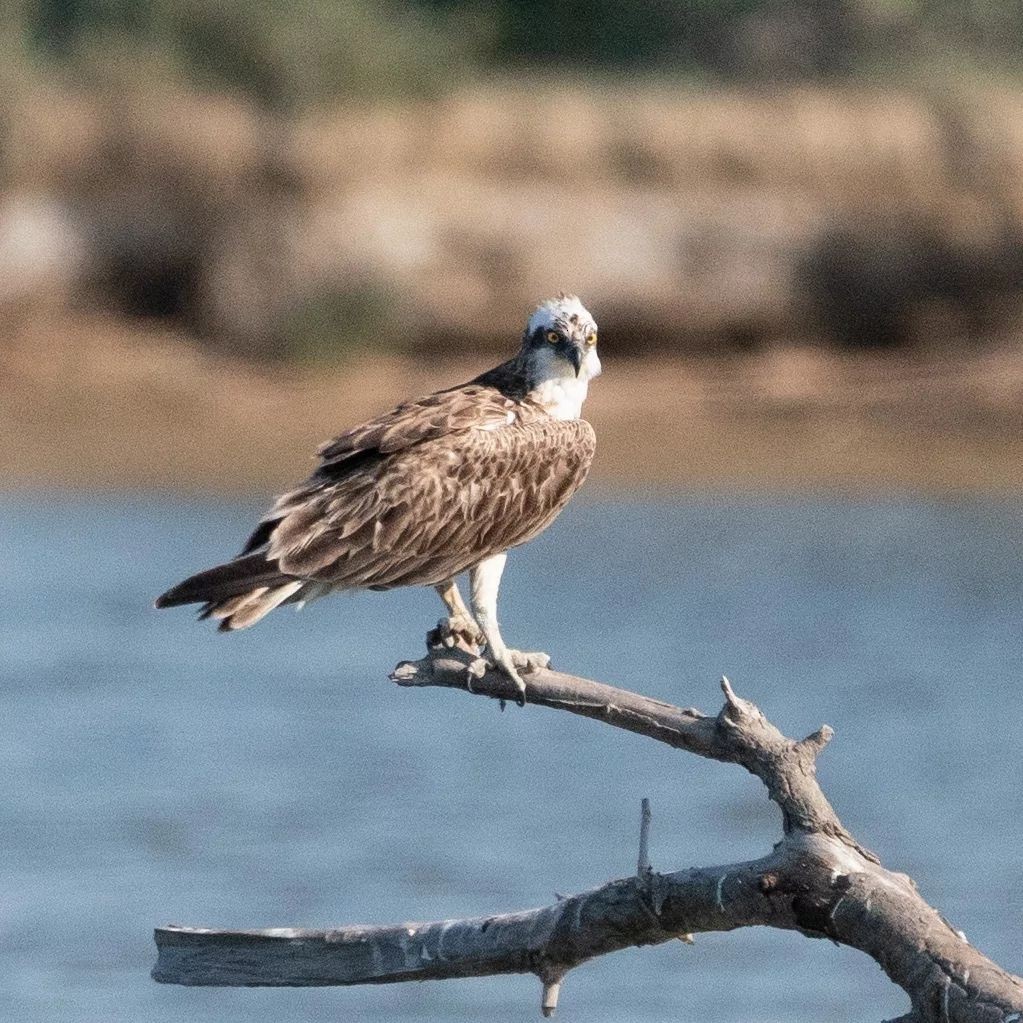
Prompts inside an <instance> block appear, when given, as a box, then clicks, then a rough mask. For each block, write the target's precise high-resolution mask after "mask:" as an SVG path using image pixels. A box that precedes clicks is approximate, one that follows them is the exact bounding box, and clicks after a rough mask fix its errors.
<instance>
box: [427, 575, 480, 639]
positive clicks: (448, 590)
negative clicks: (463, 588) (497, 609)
mask: <svg viewBox="0 0 1023 1023" xmlns="http://www.w3.org/2000/svg"><path fill="white" fill-rule="evenodd" d="M434 589H435V590H436V591H437V593H438V594H439V596H440V599H441V600H443V601H444V606H445V607H446V608H447V609H448V617H447V618H443V619H441V620H440V621H439V622H438V623H437V629H436V632H435V633H431V637H435V639H436V642H437V643H438V644H439V645H443V646H448V647H453V646H464V647H466V648H467V649H470V648H477V649H478V648H480V647H482V646H483V645H484V643H485V642H486V638H485V637H484V635H483V633H482V632H481V631H480V627H479V626H478V625H477V624H476V620H475V619H474V618H473V616H472V613H471V612H470V611H469V609H468V608H467V607H466V606H465V602H464V601H463V600H462V594H461V593H460V592H459V590H458V583H456V582H455V580H454V579H448V580H446V581H445V582H442V583H438V584H437V585H436V586H435V587H434Z"/></svg>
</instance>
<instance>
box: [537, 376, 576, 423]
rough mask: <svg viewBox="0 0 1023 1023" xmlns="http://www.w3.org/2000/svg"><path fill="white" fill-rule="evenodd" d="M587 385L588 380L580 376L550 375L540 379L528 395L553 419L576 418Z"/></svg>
mask: <svg viewBox="0 0 1023 1023" xmlns="http://www.w3.org/2000/svg"><path fill="white" fill-rule="evenodd" d="M589 386H590V382H589V380H587V379H585V378H584V377H582V376H578V377H577V376H575V375H574V374H572V375H570V376H563V377H562V376H551V377H547V378H546V379H545V380H541V381H540V383H538V384H537V385H536V386H535V387H534V388H533V389H532V390H531V391H530V392H529V397H530V398H532V399H533V401H535V402H536V403H537V404H538V405H542V406H543V407H544V408H545V409H546V410H547V411H548V412H549V413H550V414H551V415H552V416H554V418H555V419H578V418H579V416H580V415H582V411H583V402H584V401H585V400H586V392H587V391H588V390H589Z"/></svg>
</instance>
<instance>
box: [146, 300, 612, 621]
mask: <svg viewBox="0 0 1023 1023" xmlns="http://www.w3.org/2000/svg"><path fill="white" fill-rule="evenodd" d="M576 301H578V300H576ZM579 308H580V309H581V308H582V307H581V306H579ZM574 322H575V321H574V320H573V323H574ZM548 326H549V324H548ZM527 341H528V338H527ZM526 343H527V342H526V341H524V348H523V351H522V352H520V354H519V355H518V356H516V358H514V359H511V360H509V361H508V362H506V363H503V364H501V365H500V366H498V367H496V368H495V369H493V370H490V371H489V372H487V373H484V374H483V375H482V376H480V377H477V378H476V379H475V380H472V381H470V382H469V383H466V384H463V385H461V386H458V387H453V388H450V389H448V390H445V391H440V392H438V393H435V394H431V395H429V396H427V397H424V398H420V399H418V400H416V401H410V402H407V403H405V404H402V405H399V406H398V407H397V408H395V409H394V410H392V411H390V412H388V413H386V414H384V415H381V416H378V417H377V418H375V419H373V420H370V421H369V422H367V423H364V424H362V425H361V426H357V427H355V428H354V429H351V430H349V431H347V432H346V433H343V434H341V435H340V436H338V437H336V438H335V439H334V440H332V441H330V442H328V443H326V444H324V445H323V446H322V447H321V448H320V449H319V456H320V464H319V466H318V467H317V469H316V471H315V472H314V473H313V474H312V476H310V477H309V478H308V479H307V480H306V481H305V482H304V483H302V484H301V485H300V486H298V487H296V488H295V489H294V490H292V491H290V492H289V493H286V494H284V495H283V496H282V497H280V498H279V499H278V500H277V502H276V503H275V504H274V506H273V508H271V510H270V511H269V512H268V513H267V514H266V515H265V516H264V518H263V519H262V520H261V522H260V523H259V525H258V526H257V527H256V529H255V531H254V532H253V533H252V535H251V536H250V538H249V540H248V542H247V543H246V545H245V547H244V549H243V551H242V552H241V554H239V555H238V557H237V558H235V559H234V560H232V561H230V562H227V563H226V564H224V565H220V566H217V567H216V568H213V569H210V570H208V571H205V572H200V573H198V574H197V575H194V576H192V577H190V578H189V579H186V580H185V581H184V582H182V583H180V584H179V585H178V586H175V587H173V588H172V589H170V590H168V591H167V592H166V593H165V594H163V596H161V597H160V598H159V599H158V601H157V606H160V607H164V606H171V605H175V604H184V603H203V605H204V607H203V611H202V617H213V618H217V619H219V620H220V622H221V628H222V629H236V628H243V627H245V626H247V625H251V624H253V623H254V622H256V621H258V620H259V619H260V618H262V617H263V616H264V615H265V614H267V613H268V612H269V611H271V610H273V608H275V607H277V606H278V605H280V604H282V603H293V602H298V601H304V600H308V599H312V598H315V597H319V596H322V595H324V594H325V593H328V592H330V591H332V590H354V589H374V590H386V589H390V588H392V587H396V586H414V585H438V584H441V583H443V582H444V581H445V580H449V579H452V578H453V577H454V576H456V575H458V574H460V573H461V572H464V571H466V570H467V569H470V568H472V567H473V566H477V565H479V564H480V563H481V562H483V561H485V560H486V559H487V558H490V557H492V556H493V555H496V554H499V553H500V552H503V551H506V550H508V549H510V548H512V547H516V546H519V545H520V544H523V543H525V542H527V541H528V540H530V539H532V538H533V537H535V536H536V535H537V534H538V533H540V532H542V531H543V530H544V529H546V528H547V526H549V525H550V524H551V522H553V521H554V519H555V518H556V517H557V515H558V513H559V512H560V511H561V510H562V508H563V507H564V506H565V504H566V502H567V501H568V500H569V498H570V497H571V496H572V495H573V494H574V493H575V491H576V490H577V489H578V488H579V486H580V485H581V484H582V483H583V481H584V480H585V478H586V475H587V472H588V471H589V468H590V463H591V461H592V459H593V454H594V449H595V445H596V438H595V435H594V432H593V428H592V427H591V426H590V425H589V423H587V422H585V421H584V420H582V419H566V418H558V417H557V416H556V415H555V414H552V410H549V409H547V408H544V407H543V406H542V405H541V404H538V403H537V402H536V401H534V400H533V399H532V398H531V397H530V393H531V390H530V389H531V387H532V385H533V383H534V381H532V380H531V379H530V366H531V365H533V363H531V362H530V360H529V359H528V358H527V355H528V351H527V348H526ZM590 343H591V344H592V342H590ZM580 344H581V342H580ZM593 356H594V360H595V353H593ZM596 366H597V371H599V362H596ZM575 372H576V375H577V376H578V373H579V369H578V366H577V367H576V371H575ZM583 383H585V381H583ZM553 411H554V412H556V411H557V410H553Z"/></svg>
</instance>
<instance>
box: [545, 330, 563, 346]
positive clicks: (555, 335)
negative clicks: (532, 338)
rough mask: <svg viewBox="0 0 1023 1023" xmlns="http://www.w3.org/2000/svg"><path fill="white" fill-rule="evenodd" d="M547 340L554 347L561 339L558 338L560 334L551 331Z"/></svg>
mask: <svg viewBox="0 0 1023 1023" xmlns="http://www.w3.org/2000/svg"><path fill="white" fill-rule="evenodd" d="M547 340H548V341H550V343H551V344H552V345H556V344H557V343H558V341H560V340H561V338H560V337H559V336H558V332H557V331H556V330H549V331H547Z"/></svg>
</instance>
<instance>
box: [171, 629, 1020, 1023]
mask: <svg viewBox="0 0 1023 1023" xmlns="http://www.w3.org/2000/svg"><path fill="white" fill-rule="evenodd" d="M392 679H393V680H394V681H395V682H397V683H398V684H399V685H403V686H445V687H448V688H456V689H462V690H465V691H467V692H473V693H475V694H477V695H481V696H489V697H492V698H495V699H501V698H508V697H511V696H514V695H515V694H514V693H512V692H511V691H510V687H509V684H508V680H507V679H506V678H505V677H504V676H503V675H501V674H498V673H497V672H494V671H481V668H480V665H479V663H478V662H477V661H475V660H474V659H473V657H472V655H471V654H463V652H462V651H459V650H449V649H444V650H440V651H436V650H435V651H434V652H433V653H432V654H431V655H430V656H429V657H427V658H425V659H424V660H422V661H417V662H408V663H405V664H402V665H399V666H398V668H397V669H396V670H395V673H394V674H393V675H392ZM526 683H527V701H528V702H529V703H532V704H538V705H542V706H547V707H553V708H556V709H561V710H568V711H571V712H572V713H575V714H581V715H583V716H585V717H591V718H596V719H598V720H601V721H604V722H606V723H608V724H611V725H614V726H615V727H619V728H625V729H628V730H629V731H632V732H636V733H639V734H641V735H646V736H649V737H650V738H653V739H657V740H658V741H660V742H665V743H667V744H669V745H671V746H674V747H676V748H678V749H683V750H687V751H689V752H692V753H696V754H698V755H700V756H704V757H710V758H711V759H714V760H720V761H723V762H726V763H735V764H739V765H741V766H742V767H744V768H746V770H748V771H750V772H751V773H753V774H754V775H756V776H757V777H758V778H760V779H761V780H762V781H763V783H764V785H765V786H766V787H767V790H768V792H769V793H770V796H771V798H772V799H773V800H774V801H775V802H776V803H777V804H778V806H779V807H780V808H781V811H782V820H783V827H784V838H783V840H782V841H781V842H780V843H779V844H778V845H777V846H776V847H775V849H774V851H773V852H772V853H771V854H770V855H768V856H766V857H764V858H763V859H759V860H754V861H750V862H746V863H735V864H729V865H727V866H722V867H712V868H694V869H690V870H683V871H678V872H675V873H669V874H659V873H656V872H654V871H651V870H649V868H648V865H647V869H645V870H644V869H643V868H644V860H645V857H644V856H643V855H642V854H641V856H640V861H639V867H640V869H639V870H638V872H637V875H636V876H635V877H629V878H624V879H622V880H618V881H612V882H609V883H608V884H605V885H603V886H602V887H600V888H597V889H594V890H592V891H589V892H584V893H582V894H579V895H574V896H571V897H568V898H564V899H561V900H560V901H558V902H557V903H555V904H554V905H552V906H547V907H544V908H542V909H534V910H528V911H525V912H519V913H508V914H502V915H497V916H491V917H481V918H476V919H467V920H446V921H438V922H434V923H409V924H401V925H397V926H386V927H374V926H366V927H346V928H339V929H337V930H331V931H301V930H293V929H285V930H272V931H247V932H231V931H214V930H203V929H195V928H180V927H166V928H160V929H158V930H157V931H156V942H157V946H158V949H159V956H158V961H157V964H156V967H155V969H154V971H153V976H154V978H155V979H156V980H159V981H162V982H166V983H179V984H232V985H267V984H269V985H315V984H372V983H377V984H379V983H392V982H396V981H406V980H428V979H443V978H451V977H473V976H486V975H492V974H499V973H533V974H535V975H536V976H537V977H539V978H540V981H541V984H542V987H543V994H542V998H541V1010H542V1012H543V1014H544V1015H545V1016H547V1015H551V1014H552V1013H553V1011H554V1008H555V1007H556V1005H557V999H558V993H559V991H560V988H561V984H562V979H563V978H564V976H565V974H566V973H567V972H568V971H569V970H570V969H572V968H573V967H575V966H578V965H579V964H580V963H583V962H586V961H587V960H588V959H592V958H594V957H595V956H599V955H604V954H606V953H608V952H614V951H617V950H619V949H622V948H626V947H629V946H636V945H649V944H656V943H660V942H664V941H669V940H671V939H673V938H678V939H681V940H691V939H690V935H691V934H694V933H702V932H708V931H727V930H732V929H735V928H739V927H750V926H757V925H765V926H770V927H778V928H782V929H785V930H797V931H800V932H801V933H803V934H805V935H807V936H808V937H818V938H820V937H826V938H830V939H832V940H833V941H835V942H838V943H839V944H844V945H848V946H850V947H852V948H857V949H860V950H861V951H863V952H865V953H866V954H867V955H869V956H871V958H873V959H874V960H875V961H876V962H877V963H878V965H879V966H880V967H881V969H882V970H884V972H885V973H886V974H887V975H888V976H889V977H890V978H891V979H892V980H893V981H894V982H895V983H896V984H898V985H899V986H900V987H902V988H903V990H905V991H906V993H907V994H908V995H909V998H910V1002H911V1006H912V1009H911V1012H910V1013H909V1014H908V1015H906V1016H904V1017H902V1018H901V1020H900V1021H899V1023H909V1021H913V1023H932V1021H933V1023H980V1021H984V1023H996V1021H1004V1023H1011V1021H1023V980H1021V979H1020V978H1018V977H1015V976H1013V975H1012V974H1010V973H1007V972H1006V971H1005V970H1003V969H1001V968H1000V967H999V966H997V965H996V964H994V963H993V962H991V961H990V960H989V959H987V958H986V957H985V956H983V955H982V954H981V953H980V952H978V951H977V950H976V949H974V948H973V947H972V946H971V945H970V944H969V943H968V942H967V941H966V939H965V937H964V936H963V935H962V934H961V933H958V932H957V931H955V930H954V929H953V928H952V927H951V926H950V925H949V924H948V923H947V922H946V921H945V920H944V919H943V918H942V917H941V916H940V914H939V913H938V912H937V911H936V910H934V909H933V908H932V907H930V906H929V905H927V903H926V902H925V901H924V900H923V899H922V898H921V897H920V895H919V893H918V892H917V890H916V886H915V885H914V883H913V882H912V880H911V879H910V878H908V877H906V876H905V875H903V874H897V873H894V872H892V871H889V870H886V869H885V868H884V867H883V866H881V864H880V863H879V862H878V859H877V857H876V856H874V854H873V853H871V852H869V851H868V850H867V849H865V848H864V847H863V846H861V845H860V844H859V843H857V842H856V841H855V840H854V839H853V837H852V836H851V835H850V834H849V833H848V832H847V831H846V829H845V828H844V827H843V825H842V824H841V822H840V821H839V819H838V816H837V815H836V813H835V811H834V809H833V808H832V807H831V805H830V803H828V801H827V799H826V798H825V796H824V794H823V792H822V791H821V789H820V786H819V785H818V783H817V780H816V776H815V761H816V758H817V756H818V755H819V754H820V752H821V751H822V750H823V748H824V746H825V745H826V744H827V742H828V740H829V739H830V738H831V735H832V732H831V729H830V728H828V727H827V726H823V727H822V728H821V729H819V730H818V731H816V732H814V733H813V734H812V735H810V736H807V737H806V738H805V739H803V740H800V741H798V742H797V741H794V740H792V739H789V738H786V737H785V736H784V735H782V733H781V732H780V731H778V729H777V728H775V727H774V725H772V724H771V723H770V722H769V721H768V720H767V719H766V718H765V717H764V715H763V714H762V713H761V712H760V710H759V709H758V708H757V707H755V706H754V705H753V704H752V703H750V702H748V701H746V700H743V699H741V698H740V697H738V696H737V695H736V694H735V693H734V692H733V690H732V688H731V686H730V685H729V684H728V681H727V680H725V679H723V680H722V689H723V691H724V695H725V704H724V706H723V708H722V709H721V711H720V713H719V714H718V715H717V716H716V717H709V716H707V715H704V714H702V713H700V712H699V711H697V710H691V709H689V710H683V709H680V708H678V707H673V706H671V705H670V704H666V703H661V702H659V701H656V700H651V699H649V698H647V697H644V696H640V695H638V694H635V693H630V692H627V691H624V690H620V689H615V688H613V687H611V686H606V685H602V684H600V683H597V682H591V681H589V680H587V679H582V678H576V677H574V676H571V675H563V674H560V673H558V672H554V671H547V670H540V671H536V672H533V673H531V674H529V675H527V676H526ZM644 821H645V822H646V823H645V824H644V830H645V829H646V827H648V818H647V817H646V815H644Z"/></svg>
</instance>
